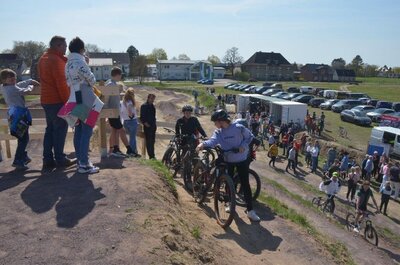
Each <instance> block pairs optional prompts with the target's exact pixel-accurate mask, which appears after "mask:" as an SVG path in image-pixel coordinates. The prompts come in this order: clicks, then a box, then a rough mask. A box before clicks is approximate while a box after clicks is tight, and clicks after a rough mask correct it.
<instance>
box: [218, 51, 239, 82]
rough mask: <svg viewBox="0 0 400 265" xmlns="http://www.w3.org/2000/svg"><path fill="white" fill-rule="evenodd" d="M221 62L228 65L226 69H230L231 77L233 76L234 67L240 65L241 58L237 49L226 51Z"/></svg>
mask: <svg viewBox="0 0 400 265" xmlns="http://www.w3.org/2000/svg"><path fill="white" fill-rule="evenodd" d="M222 61H223V62H224V63H226V64H227V65H228V67H229V68H230V69H231V72H232V76H233V75H234V70H235V66H236V65H237V64H240V63H242V61H243V57H242V56H240V54H239V49H238V48H236V47H232V48H230V49H228V50H227V51H226V53H225V56H224V58H223V59H222Z"/></svg>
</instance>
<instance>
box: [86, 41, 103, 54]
mask: <svg viewBox="0 0 400 265" xmlns="http://www.w3.org/2000/svg"><path fill="white" fill-rule="evenodd" d="M85 49H86V51H87V52H89V53H91V52H104V50H103V49H101V48H100V47H99V46H97V45H96V44H91V43H87V44H85Z"/></svg>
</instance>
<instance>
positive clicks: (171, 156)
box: [161, 147, 179, 178]
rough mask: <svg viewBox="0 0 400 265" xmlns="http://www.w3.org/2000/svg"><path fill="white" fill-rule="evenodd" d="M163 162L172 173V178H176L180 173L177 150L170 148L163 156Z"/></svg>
mask: <svg viewBox="0 0 400 265" xmlns="http://www.w3.org/2000/svg"><path fill="white" fill-rule="evenodd" d="M161 162H162V163H163V164H164V165H165V166H166V167H167V168H168V169H169V171H170V172H171V173H172V177H174V178H175V177H176V174H177V173H178V167H179V165H178V157H177V153H176V149H175V148H174V147H168V148H167V150H165V153H164V155H163V158H162V160H161Z"/></svg>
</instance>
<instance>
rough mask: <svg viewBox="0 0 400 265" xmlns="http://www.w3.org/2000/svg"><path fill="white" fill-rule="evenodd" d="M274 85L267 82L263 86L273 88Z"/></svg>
mask: <svg viewBox="0 0 400 265" xmlns="http://www.w3.org/2000/svg"><path fill="white" fill-rule="evenodd" d="M273 84H274V83H271V82H265V83H263V86H272V85H273Z"/></svg>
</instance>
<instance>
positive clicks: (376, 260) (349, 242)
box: [252, 161, 400, 264]
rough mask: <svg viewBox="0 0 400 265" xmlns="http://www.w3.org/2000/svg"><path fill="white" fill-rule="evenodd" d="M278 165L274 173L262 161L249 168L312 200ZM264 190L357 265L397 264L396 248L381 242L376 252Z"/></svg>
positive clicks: (399, 255) (399, 256) (352, 235)
mask: <svg viewBox="0 0 400 265" xmlns="http://www.w3.org/2000/svg"><path fill="white" fill-rule="evenodd" d="M277 165H278V166H277V168H278V169H277V170H276V171H275V170H273V169H270V168H267V169H266V166H265V163H263V162H261V161H255V162H254V163H253V164H252V168H253V169H254V170H256V171H257V172H260V173H261V175H262V177H263V178H268V179H272V180H275V181H277V182H278V183H280V184H282V185H283V186H285V187H286V188H287V189H288V190H289V191H290V192H291V193H294V194H298V195H300V196H302V197H303V198H304V199H307V200H311V199H312V197H313V195H312V194H310V193H309V192H307V191H305V190H304V189H302V188H301V187H300V186H299V185H297V184H295V183H294V182H293V180H292V179H291V178H293V176H292V175H289V174H287V173H284V166H286V163H277ZM277 172H279V173H277ZM306 178H308V177H306ZM264 189H265V191H266V192H267V193H268V192H273V193H275V194H276V193H278V194H279V199H280V200H281V201H283V202H285V203H286V204H288V206H289V207H290V208H293V209H295V210H297V211H298V212H301V213H303V214H304V215H306V216H307V219H308V220H310V221H311V223H312V224H313V225H314V226H315V227H316V228H317V229H318V230H319V231H321V232H322V233H323V234H326V235H328V236H329V237H331V238H334V239H336V240H339V241H340V242H342V243H343V244H345V245H346V247H347V248H348V249H349V251H350V253H351V255H352V257H353V258H354V260H355V261H356V262H357V264H396V260H397V262H399V261H400V252H399V248H393V247H392V246H390V245H387V244H385V243H384V242H382V241H381V242H380V246H379V247H378V248H376V247H374V246H372V245H371V244H369V243H368V242H366V241H365V240H363V239H362V238H361V237H359V236H356V234H355V233H350V232H348V231H346V230H345V229H343V226H339V227H338V226H336V225H334V224H333V223H330V222H329V221H328V219H327V218H326V217H324V216H323V215H321V214H317V213H315V212H314V211H312V210H310V209H308V208H307V207H304V206H303V205H301V204H300V203H299V202H297V201H294V200H293V199H291V198H288V197H287V196H286V195H284V194H283V193H281V192H278V191H277V190H276V189H271V188H264ZM337 204H338V203H337ZM339 221H341V222H342V223H344V220H343V216H341V217H339Z"/></svg>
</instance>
